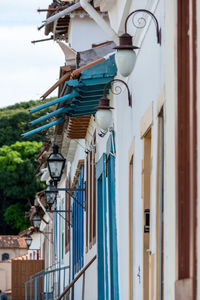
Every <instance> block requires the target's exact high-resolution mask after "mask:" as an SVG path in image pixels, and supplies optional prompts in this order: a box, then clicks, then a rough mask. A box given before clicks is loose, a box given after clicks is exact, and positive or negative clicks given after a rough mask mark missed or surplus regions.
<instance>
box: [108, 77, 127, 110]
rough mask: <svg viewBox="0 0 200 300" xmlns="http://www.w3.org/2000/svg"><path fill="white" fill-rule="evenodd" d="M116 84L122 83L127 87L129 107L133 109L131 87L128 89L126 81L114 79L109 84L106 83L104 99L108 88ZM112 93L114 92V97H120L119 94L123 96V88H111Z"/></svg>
mask: <svg viewBox="0 0 200 300" xmlns="http://www.w3.org/2000/svg"><path fill="white" fill-rule="evenodd" d="M114 82H121V83H123V84H124V85H125V87H126V89H127V92H128V105H129V106H131V107H132V96H131V93H130V90H129V87H128V85H127V84H126V82H124V81H123V80H121V79H113V80H110V81H109V82H108V83H106V85H105V86H104V91H103V92H104V98H106V88H107V87H108V85H109V84H111V85H112V83H114ZM111 91H112V93H113V94H114V95H119V94H121V92H122V88H121V87H120V86H116V87H114V89H113V87H112V86H111Z"/></svg>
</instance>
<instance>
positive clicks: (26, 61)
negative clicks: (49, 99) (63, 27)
mask: <svg viewBox="0 0 200 300" xmlns="http://www.w3.org/2000/svg"><path fill="white" fill-rule="evenodd" d="M1 2H2V3H1V9H0V107H1V108H2V107H5V106H8V105H12V104H14V103H18V102H23V101H29V100H36V99H39V98H40V96H41V95H42V94H43V93H44V92H45V91H47V90H48V88H49V87H51V86H52V85H53V84H54V83H55V82H56V81H57V80H58V79H59V67H60V66H61V65H64V54H63V53H62V51H61V49H60V47H59V46H58V44H57V43H56V42H54V41H47V42H41V43H37V44H32V43H31V41H32V40H37V39H43V38H48V36H45V35H44V28H43V29H41V31H38V30H37V27H38V26H40V25H41V24H42V21H43V20H45V19H46V12H42V13H40V14H39V13H38V12H37V9H38V8H47V7H48V5H49V4H50V3H51V0H18V1H13V0H6V1H1ZM55 95H57V93H56V91H55V92H53V93H52V94H51V96H55Z"/></svg>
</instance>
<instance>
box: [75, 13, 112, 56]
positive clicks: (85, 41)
mask: <svg viewBox="0 0 200 300" xmlns="http://www.w3.org/2000/svg"><path fill="white" fill-rule="evenodd" d="M104 19H105V20H106V19H107V18H104ZM107 20H108V19H107ZM108 40H109V38H108V37H107V35H106V34H105V33H104V32H103V30H102V29H101V28H99V27H98V26H97V24H96V23H95V22H94V21H93V20H92V19H91V18H89V17H84V18H82V19H81V18H79V17H78V16H76V17H74V18H73V19H71V24H70V30H69V44H70V46H71V47H72V48H73V49H74V50H76V51H84V50H87V49H90V48H92V44H98V43H102V42H105V41H108Z"/></svg>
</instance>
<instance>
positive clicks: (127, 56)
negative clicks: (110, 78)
mask: <svg viewBox="0 0 200 300" xmlns="http://www.w3.org/2000/svg"><path fill="white" fill-rule="evenodd" d="M141 12H143V13H147V14H149V15H150V16H151V17H152V18H153V21H154V23H155V25H156V35H157V43H158V44H160V45H161V28H159V24H158V20H157V19H156V17H155V16H154V14H153V13H152V12H150V11H149V10H146V9H137V10H135V11H133V12H131V13H130V14H129V15H128V17H127V18H126V21H125V33H124V34H122V35H121V36H120V37H119V46H116V47H115V49H117V53H116V55H115V60H116V65H117V68H118V71H119V73H120V74H121V75H122V76H124V77H127V76H129V75H130V74H131V72H132V70H133V68H134V66H135V62H136V53H135V49H139V47H137V46H134V45H133V42H132V36H131V35H130V34H128V32H127V23H128V20H129V18H130V17H131V16H133V17H134V15H135V14H137V13H141ZM133 25H134V26H135V27H137V28H143V27H145V25H146V20H145V19H144V18H143V17H141V18H139V20H138V25H137V24H135V23H134V22H133Z"/></svg>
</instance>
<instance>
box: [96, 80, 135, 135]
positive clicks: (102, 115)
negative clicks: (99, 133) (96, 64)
mask: <svg viewBox="0 0 200 300" xmlns="http://www.w3.org/2000/svg"><path fill="white" fill-rule="evenodd" d="M114 82H121V83H123V84H124V85H125V87H126V89H127V91H128V105H129V106H132V97H131V94H130V90H129V88H128V85H127V84H126V82H124V81H123V80H121V79H113V80H111V81H109V82H108V83H106V85H105V87H104V96H103V98H101V99H100V101H99V105H98V106H97V107H96V109H98V110H97V112H96V114H95V121H96V123H97V125H98V126H99V127H100V128H101V129H103V130H105V131H107V129H108V128H109V127H111V125H112V111H111V110H112V109H113V107H111V106H110V99H108V98H107V97H106V88H107V86H108V85H110V84H112V83H114ZM111 91H112V93H113V94H117V95H119V94H120V93H121V91H122V89H121V87H120V86H117V87H115V91H113V90H112V88H111Z"/></svg>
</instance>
